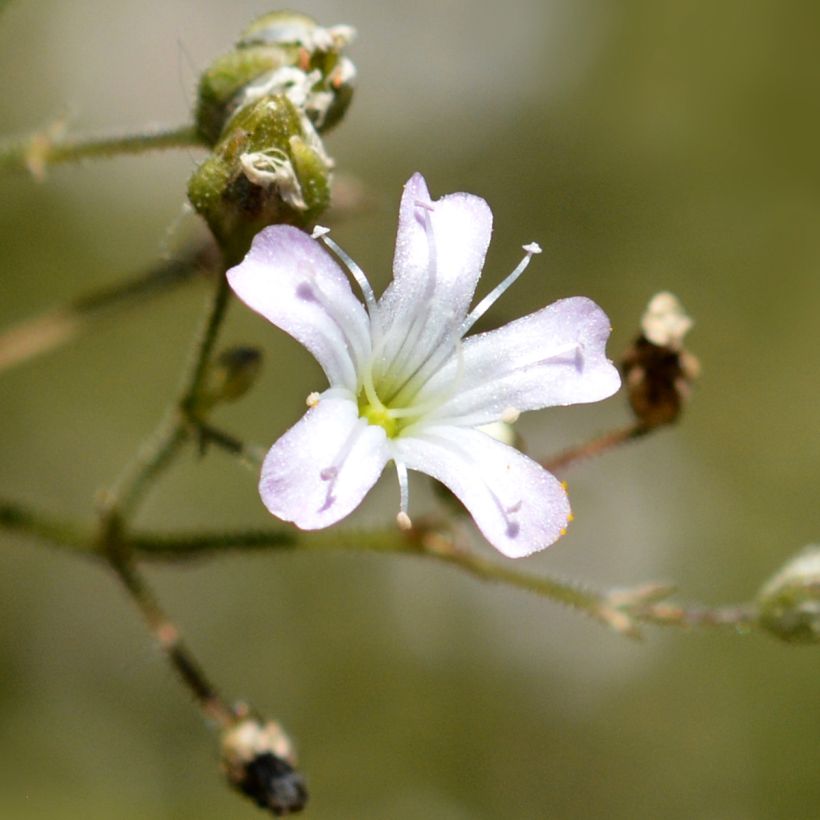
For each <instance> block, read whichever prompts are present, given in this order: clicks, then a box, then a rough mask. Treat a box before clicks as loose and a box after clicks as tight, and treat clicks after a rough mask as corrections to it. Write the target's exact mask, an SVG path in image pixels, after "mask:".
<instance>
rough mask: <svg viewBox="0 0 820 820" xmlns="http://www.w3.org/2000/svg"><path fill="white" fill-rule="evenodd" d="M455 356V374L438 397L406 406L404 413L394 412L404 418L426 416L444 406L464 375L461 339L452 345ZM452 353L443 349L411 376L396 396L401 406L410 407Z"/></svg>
mask: <svg viewBox="0 0 820 820" xmlns="http://www.w3.org/2000/svg"><path fill="white" fill-rule="evenodd" d="M454 347H455V354H456V373H455V376H454V377H453V378H452V380H451V381H450V383H449V385H448V386H447V389H446V390H442V391H441V392H440V393H439V394H438V395H436V396H434V397H433V398H432V399H430V400H429V401H426V402H421V403H420V404H417V405H414V406H408V407H407V408H406V410H405V411H404V412H402V411H401V410H396V411H394V412H398V413H401V414H402V415H404V416H412V415H417V416H421V415H426V414H428V413H432V412H433V411H434V410H436V409H438V408H439V407H440V406H441V405H442V404H444V403H445V402H446V401H447V400H448V399H449V398H450V397H451V396H452V395H453V394H454V393H455V392H456V391H457V390H458V388H459V386H460V385H461V380H462V378H463V375H464V348H463V345H462V344H461V339H456V340H455V343H454ZM452 355H453V354H452V351H451V350H449V349H445V352H444V354H443V355H439V356H431V357H430V358H429V359H428V360H427V361H426V362H425V363H424V366H423V367H421V368H419V370H418V371H417V372H416V373H415V374H414V375H413V377H412V378H411V379H410V380H408V382H407V383H406V384H405V385H404V387H403V388H402V390H401V391H400V392H399V393H398V394H397V396H396V399H397V400H398V401H399V402H400V403H401V404H403V405H410V403H411V402H412V401H413V399H414V398H415V397H416V396H417V395H418V393H419V391H420V390H422V388H423V387H424V385H425V384H426V383H427V381H428V380H429V379H430V378H431V377H432V376H433V375H434V374H435V373H436V372H438V370H439V369H440V368H441V366H442V365H443V364H444V363H445V362H446V361H447V360H448V359H449V358H450V357H451V356H452Z"/></svg>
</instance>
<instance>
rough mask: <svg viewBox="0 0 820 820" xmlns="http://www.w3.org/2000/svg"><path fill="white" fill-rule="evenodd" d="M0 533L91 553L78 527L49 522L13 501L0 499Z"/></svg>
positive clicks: (85, 533) (89, 541) (88, 539)
mask: <svg viewBox="0 0 820 820" xmlns="http://www.w3.org/2000/svg"><path fill="white" fill-rule="evenodd" d="M0 529H3V530H6V531H7V532H16V533H20V534H22V535H27V536H29V537H30V538H37V539H40V540H43V541H46V542H48V543H49V544H52V545H54V546H58V547H66V548H68V549H70V550H72V551H75V552H79V553H86V554H91V553H93V552H94V550H95V548H94V545H93V543H92V536H91V534H90V532H89V531H88V530H87V529H83V527H82V526H81V525H79V524H77V523H75V522H73V521H66V520H61V519H58V518H53V517H52V516H48V515H45V514H43V513H40V512H39V511H34V510H32V509H29V508H28V507H24V506H23V505H22V504H17V503H15V502H13V501H5V500H2V499H0Z"/></svg>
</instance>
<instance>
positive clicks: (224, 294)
mask: <svg viewBox="0 0 820 820" xmlns="http://www.w3.org/2000/svg"><path fill="white" fill-rule="evenodd" d="M222 273H223V274H224V271H222ZM229 295H230V288H229V287H228V280H227V279H226V278H225V276H224V275H221V276H219V278H218V280H217V283H216V289H215V290H214V293H213V296H212V297H211V303H210V307H209V309H208V315H207V317H206V319H205V324H204V326H203V328H202V330H201V332H200V334H199V339H198V340H197V342H196V344H195V347H194V356H193V360H192V363H191V366H190V369H189V372H188V376H187V377H186V379H185V381H184V386H183V390H182V396H181V398H180V400H179V405H178V406H179V407H180V409H181V410H182V411H183V412H184V413H185V414H186V415H187V416H189V417H190V418H192V419H195V418H196V417H197V409H198V407H197V406H198V404H199V400H200V394H201V392H202V386H203V384H204V382H205V375H206V374H207V372H208V365H209V364H210V361H211V355H212V354H213V350H214V346H215V345H216V339H217V335H218V334H219V328H220V327H221V325H222V321H223V319H224V318H225V313H226V311H227V309H228V296H229Z"/></svg>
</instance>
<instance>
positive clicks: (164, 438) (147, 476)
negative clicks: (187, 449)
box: [101, 411, 188, 526]
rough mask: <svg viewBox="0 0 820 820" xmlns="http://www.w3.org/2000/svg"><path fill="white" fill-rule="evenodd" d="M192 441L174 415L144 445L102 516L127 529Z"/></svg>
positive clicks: (109, 496)
mask: <svg viewBox="0 0 820 820" xmlns="http://www.w3.org/2000/svg"><path fill="white" fill-rule="evenodd" d="M187 437H188V432H187V428H186V427H185V426H184V425H183V424H181V422H180V420H179V415H178V413H176V412H174V411H171V412H169V413H168V415H167V416H166V418H165V420H164V421H163V422H162V423H161V424H160V426H159V427H158V428H157V430H156V431H155V432H154V433H153V434H152V435H151V436H150V437H149V438H148V439H147V440H146V441H145V442H144V443H143V444H142V446H141V447H140V450H139V452H138V453H137V455H136V458H135V459H134V461H133V462H132V463H131V464H130V465H129V466H128V467H126V469H125V471H124V472H123V473H121V475H120V476H119V478H118V479H117V480H116V482H115V483H114V486H113V487H112V488H111V489H109V490H108V491H106V492H105V493H104V494H103V496H102V504H101V516H102V519H103V521H104V522H105V521H108V524H109V525H110V523H111V521H113V519H114V518H116V519H117V520H118V524H117V526H121V525H123V524H124V523H125V522H126V521H127V520H128V518H129V517H130V516H131V515H132V514H133V512H134V511H135V509H136V508H137V506H138V504H139V502H140V501H141V500H142V498H143V496H144V495H145V493H146V492H147V491H148V490H149V489H150V486H151V483H152V482H153V481H154V479H156V478H157V477H158V476H159V475H160V474H161V473H162V472H163V471H164V470H165V468H166V467H168V466H169V465H170V464H171V462H172V461H173V460H174V457H175V456H176V455H177V453H178V452H179V450H180V448H181V447H182V444H183V443H184V442H185V441H186V439H187Z"/></svg>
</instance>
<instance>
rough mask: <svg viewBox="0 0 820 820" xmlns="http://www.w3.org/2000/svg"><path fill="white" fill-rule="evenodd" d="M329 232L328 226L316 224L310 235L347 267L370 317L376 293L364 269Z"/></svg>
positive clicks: (374, 311)
mask: <svg viewBox="0 0 820 820" xmlns="http://www.w3.org/2000/svg"><path fill="white" fill-rule="evenodd" d="M329 233H330V228H323V227H322V226H321V225H317V226H316V227H315V228H314V229H313V233H312V234H311V236H312V237H313V238H314V239H318V240H319V241H320V242H322V243H323V244H324V245H325V246H326V247H328V248H329V249H330V250H331V251H333V253H335V254H336V256H337V257H339V260H340V261H341V262H342V264H343V265H344V266H345V267H346V268H347V269H348V271H350V275H351V276H352V277H353V278H354V279H355V280H356V284H357V285H358V286H359V289H360V290H361V292H362V296H364V302H365V304H366V305H367V312H368V313H369V314H370V316H371V317H372V316H375V314H376V295H375V294H374V293H373V288H372V287H371V285H370V282H368V281H367V277H366V276H365V274H364V271H363V270H362V269H361V268H360V267H359V266H358V265H357V264H356V263H355V262H354V261H353V260H352V259H351V258H350V256H348V254H347V253H346V252H345V251H344V250H342V248H340V247H339V246H338V245H337V244H336V243H335V242H334V241H333V240H332V239H331V238H330V237H329V236H328V234H329Z"/></svg>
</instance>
